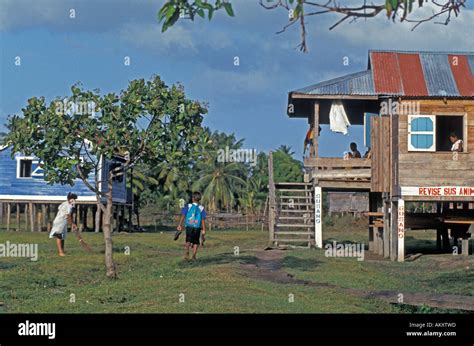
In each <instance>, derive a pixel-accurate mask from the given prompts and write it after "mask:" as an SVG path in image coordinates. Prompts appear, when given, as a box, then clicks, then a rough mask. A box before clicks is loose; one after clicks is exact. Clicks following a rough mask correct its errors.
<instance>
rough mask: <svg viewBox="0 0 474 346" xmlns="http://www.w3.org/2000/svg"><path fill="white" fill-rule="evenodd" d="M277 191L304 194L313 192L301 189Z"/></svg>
mask: <svg viewBox="0 0 474 346" xmlns="http://www.w3.org/2000/svg"><path fill="white" fill-rule="evenodd" d="M276 191H277V192H278V191H281V192H304V193H310V192H311V190H301V189H276Z"/></svg>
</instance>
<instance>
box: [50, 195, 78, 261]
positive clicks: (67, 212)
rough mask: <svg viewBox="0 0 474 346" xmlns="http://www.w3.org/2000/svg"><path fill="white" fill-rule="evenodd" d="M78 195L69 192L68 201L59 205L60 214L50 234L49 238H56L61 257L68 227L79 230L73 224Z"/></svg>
mask: <svg viewBox="0 0 474 346" xmlns="http://www.w3.org/2000/svg"><path fill="white" fill-rule="evenodd" d="M76 199H77V195H76V194H74V193H71V192H69V193H68V195H67V201H66V202H63V203H62V204H60V205H59V208H58V214H57V215H56V218H55V219H54V222H53V228H52V229H51V232H50V233H49V238H51V239H52V238H53V237H55V238H56V245H57V246H58V252H59V256H65V254H64V240H65V239H66V234H67V225H68V224H69V225H71V227H72V228H73V230H75V229H77V225H76V224H75V223H73V222H72V213H73V209H74V206H75V203H76Z"/></svg>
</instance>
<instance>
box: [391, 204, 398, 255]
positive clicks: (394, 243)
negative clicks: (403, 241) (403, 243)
mask: <svg viewBox="0 0 474 346" xmlns="http://www.w3.org/2000/svg"><path fill="white" fill-rule="evenodd" d="M397 211H398V207H397V203H396V202H394V201H392V202H391V203H390V260H392V261H395V260H396V259H397V254H398V228H397V221H398V218H397V215H398V213H397Z"/></svg>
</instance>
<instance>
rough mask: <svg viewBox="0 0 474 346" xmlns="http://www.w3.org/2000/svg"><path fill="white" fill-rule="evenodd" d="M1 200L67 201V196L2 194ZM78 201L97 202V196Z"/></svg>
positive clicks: (82, 198) (81, 198)
mask: <svg viewBox="0 0 474 346" xmlns="http://www.w3.org/2000/svg"><path fill="white" fill-rule="evenodd" d="M0 200H15V201H20V200H22V201H66V197H65V196H31V195H28V196H26V195H25V196H23V195H0ZM77 201H78V202H95V201H96V197H95V196H83V197H79V198H78V199H77Z"/></svg>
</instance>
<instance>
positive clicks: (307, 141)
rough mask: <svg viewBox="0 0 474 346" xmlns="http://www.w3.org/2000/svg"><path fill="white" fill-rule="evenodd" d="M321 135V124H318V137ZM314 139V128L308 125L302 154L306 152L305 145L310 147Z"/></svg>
mask: <svg viewBox="0 0 474 346" xmlns="http://www.w3.org/2000/svg"><path fill="white" fill-rule="evenodd" d="M320 135H321V126H318V137H319V136H320ZM313 140H314V128H313V126H310V128H309V129H308V132H306V137H305V139H304V147H303V155H304V154H306V149H307V147H308V146H309V147H311V146H312V145H313Z"/></svg>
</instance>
